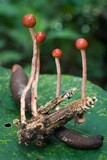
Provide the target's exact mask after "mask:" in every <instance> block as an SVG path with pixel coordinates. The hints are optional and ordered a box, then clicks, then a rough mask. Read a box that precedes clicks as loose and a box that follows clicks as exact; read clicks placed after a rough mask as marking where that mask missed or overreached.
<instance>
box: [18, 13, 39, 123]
mask: <svg viewBox="0 0 107 160" xmlns="http://www.w3.org/2000/svg"><path fill="white" fill-rule="evenodd" d="M22 24H23V25H24V26H25V27H27V28H29V31H30V34H31V37H32V41H33V57H32V66H31V75H30V78H29V81H28V83H27V85H26V87H25V88H24V90H23V93H22V95H21V99H20V103H21V123H25V121H26V116H25V98H26V94H27V92H28V90H29V89H30V87H31V85H32V83H33V80H34V77H35V74H37V73H36V71H37V68H38V67H37V63H38V60H37V58H38V44H37V41H36V39H35V37H34V34H35V33H34V30H33V27H34V26H35V24H36V19H35V17H34V16H33V15H31V14H27V15H25V16H24V17H23V19H22ZM31 27H32V28H31ZM37 79H38V77H37ZM32 88H33V89H32V96H31V111H32V115H33V116H34V117H36V116H37V106H36V104H35V98H37V97H36V96H37V93H36V92H37V90H35V86H34V85H33V87H32ZM34 90H35V91H34ZM35 95H36V96H35Z"/></svg>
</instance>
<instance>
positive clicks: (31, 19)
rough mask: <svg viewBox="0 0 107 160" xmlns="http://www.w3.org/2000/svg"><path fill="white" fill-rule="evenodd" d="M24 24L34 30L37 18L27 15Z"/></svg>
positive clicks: (23, 20)
mask: <svg viewBox="0 0 107 160" xmlns="http://www.w3.org/2000/svg"><path fill="white" fill-rule="evenodd" d="M22 24H23V25H24V27H27V28H33V27H34V26H35V24H36V18H35V17H34V16H33V15H32V14H26V15H24V17H23V19H22Z"/></svg>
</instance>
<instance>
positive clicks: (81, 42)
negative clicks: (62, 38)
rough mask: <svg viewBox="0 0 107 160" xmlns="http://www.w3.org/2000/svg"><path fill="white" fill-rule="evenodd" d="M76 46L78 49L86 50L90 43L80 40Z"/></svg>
mask: <svg viewBox="0 0 107 160" xmlns="http://www.w3.org/2000/svg"><path fill="white" fill-rule="evenodd" d="M75 46H76V47H77V49H85V48H86V47H87V46H88V42H87V40H86V39H84V38H79V39H77V40H76V42H75Z"/></svg>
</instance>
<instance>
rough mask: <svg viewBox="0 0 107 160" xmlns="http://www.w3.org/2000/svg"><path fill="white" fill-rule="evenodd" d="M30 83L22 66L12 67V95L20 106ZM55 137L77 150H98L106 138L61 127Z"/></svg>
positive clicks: (27, 109)
mask: <svg viewBox="0 0 107 160" xmlns="http://www.w3.org/2000/svg"><path fill="white" fill-rule="evenodd" d="M27 82H28V77H27V75H26V74H25V73H24V71H23V69H22V67H21V66H20V65H17V64H16V65H14V66H13V67H12V74H11V80H10V88H11V93H12V95H13V97H14V100H15V101H16V102H17V103H18V104H20V97H21V94H22V91H23V89H24V87H25V86H26V84H27ZM30 102H31V92H30V91H28V93H27V96H26V111H28V112H29V111H30ZM54 136H55V137H56V138H57V139H58V140H59V141H61V142H63V143H65V144H66V145H68V146H70V147H72V148H76V149H84V150H87V149H97V148H99V147H101V146H102V145H103V139H104V137H103V136H101V135H97V136H92V137H86V136H84V135H82V134H81V133H79V132H76V131H73V130H69V129H67V128H66V127H64V126H62V127H59V128H58V129H56V130H55V131H54Z"/></svg>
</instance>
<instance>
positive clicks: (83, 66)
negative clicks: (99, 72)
mask: <svg viewBox="0 0 107 160" xmlns="http://www.w3.org/2000/svg"><path fill="white" fill-rule="evenodd" d="M80 51H81V56H82V68H83V72H82V76H83V79H82V89H81V98H82V99H84V98H86V80H87V64H86V53H85V50H83V49H81V50H80Z"/></svg>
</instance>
